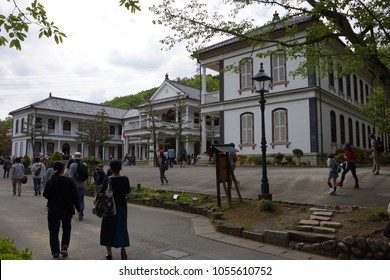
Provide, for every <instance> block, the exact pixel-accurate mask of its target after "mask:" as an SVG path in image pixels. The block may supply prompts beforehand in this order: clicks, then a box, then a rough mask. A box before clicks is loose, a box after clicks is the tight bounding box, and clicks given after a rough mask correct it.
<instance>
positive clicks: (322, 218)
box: [310, 215, 330, 221]
mask: <svg viewBox="0 0 390 280" xmlns="http://www.w3.org/2000/svg"><path fill="white" fill-rule="evenodd" d="M310 220H318V221H330V217H323V216H318V215H310Z"/></svg>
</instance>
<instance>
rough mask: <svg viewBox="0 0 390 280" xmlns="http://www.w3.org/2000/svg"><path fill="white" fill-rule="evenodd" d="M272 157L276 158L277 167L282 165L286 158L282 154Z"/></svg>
mask: <svg viewBox="0 0 390 280" xmlns="http://www.w3.org/2000/svg"><path fill="white" fill-rule="evenodd" d="M271 156H272V157H273V158H274V163H275V164H277V165H280V164H281V163H282V160H283V158H284V155H283V154H282V153H276V154H272V155H271Z"/></svg>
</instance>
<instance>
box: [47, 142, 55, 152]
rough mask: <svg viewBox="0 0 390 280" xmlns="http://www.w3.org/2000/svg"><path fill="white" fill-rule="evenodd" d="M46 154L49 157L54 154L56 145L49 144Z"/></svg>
mask: <svg viewBox="0 0 390 280" xmlns="http://www.w3.org/2000/svg"><path fill="white" fill-rule="evenodd" d="M46 153H47V154H48V155H51V154H52V153H54V143H51V142H50V143H47V150H46Z"/></svg>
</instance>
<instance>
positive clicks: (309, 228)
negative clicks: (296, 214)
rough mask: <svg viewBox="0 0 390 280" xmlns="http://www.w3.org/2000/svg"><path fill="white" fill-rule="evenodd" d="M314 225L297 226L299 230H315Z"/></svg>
mask: <svg viewBox="0 0 390 280" xmlns="http://www.w3.org/2000/svg"><path fill="white" fill-rule="evenodd" d="M313 228H314V227H313V226H297V228H296V229H297V230H299V231H313Z"/></svg>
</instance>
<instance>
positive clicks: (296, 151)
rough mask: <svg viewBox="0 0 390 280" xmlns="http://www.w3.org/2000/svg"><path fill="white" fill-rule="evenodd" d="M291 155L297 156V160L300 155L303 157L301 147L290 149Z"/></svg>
mask: <svg viewBox="0 0 390 280" xmlns="http://www.w3.org/2000/svg"><path fill="white" fill-rule="evenodd" d="M292 152H293V155H294V156H296V157H297V158H298V162H300V161H301V157H303V151H302V150H301V149H294V150H292Z"/></svg>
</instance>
